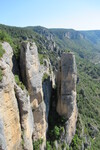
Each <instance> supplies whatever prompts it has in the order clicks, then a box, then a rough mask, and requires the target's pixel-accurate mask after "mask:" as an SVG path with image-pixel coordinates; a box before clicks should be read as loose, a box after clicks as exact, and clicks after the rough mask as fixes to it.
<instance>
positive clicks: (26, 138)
mask: <svg viewBox="0 0 100 150" xmlns="http://www.w3.org/2000/svg"><path fill="white" fill-rule="evenodd" d="M14 89H15V94H16V97H17V101H18V105H19V112H20V122H21V128H22V144H23V148H24V149H25V150H33V143H32V135H33V128H34V120H33V114H32V109H31V105H30V97H29V95H28V92H27V91H26V90H25V89H24V91H23V90H22V89H21V88H20V87H19V86H18V85H16V84H15V87H14Z"/></svg>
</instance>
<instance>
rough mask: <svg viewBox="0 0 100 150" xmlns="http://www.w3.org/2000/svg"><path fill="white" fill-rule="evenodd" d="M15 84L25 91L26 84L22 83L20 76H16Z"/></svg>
mask: <svg viewBox="0 0 100 150" xmlns="http://www.w3.org/2000/svg"><path fill="white" fill-rule="evenodd" d="M15 82H16V84H17V85H18V86H19V87H20V88H21V89H22V90H24V89H25V86H24V84H23V83H22V82H21V81H20V79H19V76H18V75H15Z"/></svg>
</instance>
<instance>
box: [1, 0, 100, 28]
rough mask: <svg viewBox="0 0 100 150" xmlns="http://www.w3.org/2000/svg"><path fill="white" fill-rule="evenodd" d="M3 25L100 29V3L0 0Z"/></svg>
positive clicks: (91, 1)
mask: <svg viewBox="0 0 100 150" xmlns="http://www.w3.org/2000/svg"><path fill="white" fill-rule="evenodd" d="M0 23H1V24H6V25H11V26H21V27H23V26H36V25H41V26H44V27H48V28H73V29H76V30H91V29H100V0H0Z"/></svg>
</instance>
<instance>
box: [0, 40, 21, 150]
mask: <svg viewBox="0 0 100 150" xmlns="http://www.w3.org/2000/svg"><path fill="white" fill-rule="evenodd" d="M2 46H3V49H5V54H4V55H3V57H2V58H1V59H0V68H1V69H2V72H3V79H2V81H0V149H2V150H20V149H21V127H20V118H19V111H18V105H17V100H16V97H15V92H14V83H15V82H14V77H13V74H12V67H13V64H12V56H13V51H12V48H11V46H10V45H9V44H8V43H6V42H4V43H3V44H2Z"/></svg>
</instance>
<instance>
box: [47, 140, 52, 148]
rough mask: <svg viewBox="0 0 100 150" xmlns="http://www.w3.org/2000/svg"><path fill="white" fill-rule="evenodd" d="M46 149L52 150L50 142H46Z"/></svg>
mask: <svg viewBox="0 0 100 150" xmlns="http://www.w3.org/2000/svg"><path fill="white" fill-rule="evenodd" d="M46 150H52V147H51V145H50V142H48V141H47V142H46Z"/></svg>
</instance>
